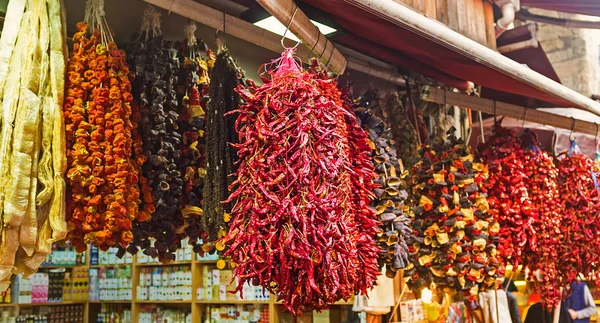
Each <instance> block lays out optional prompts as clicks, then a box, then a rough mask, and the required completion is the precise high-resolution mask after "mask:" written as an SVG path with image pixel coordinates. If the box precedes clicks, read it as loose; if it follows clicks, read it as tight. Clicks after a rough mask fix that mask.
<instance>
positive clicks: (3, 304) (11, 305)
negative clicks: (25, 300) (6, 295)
mask: <svg viewBox="0 0 600 323" xmlns="http://www.w3.org/2000/svg"><path fill="white" fill-rule="evenodd" d="M15 306H19V304H14V303H0V307H15Z"/></svg>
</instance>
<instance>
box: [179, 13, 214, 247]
mask: <svg viewBox="0 0 600 323" xmlns="http://www.w3.org/2000/svg"><path fill="white" fill-rule="evenodd" d="M195 30H196V24H195V23H194V22H190V23H189V24H188V25H187V26H186V27H185V33H186V43H184V47H183V50H182V53H183V55H184V56H183V68H182V69H180V72H179V77H178V93H177V94H178V96H179V97H180V98H181V101H180V104H181V110H180V130H179V131H180V133H181V134H182V145H181V146H180V147H181V162H180V163H179V171H180V172H181V174H182V176H183V198H182V210H181V214H182V216H183V218H184V219H185V226H184V227H182V228H181V229H182V230H180V231H178V232H177V233H178V234H184V235H185V236H188V237H189V238H190V242H191V243H192V244H194V249H195V251H196V252H198V253H200V254H203V253H204V252H212V251H213V250H214V243H206V242H205V240H207V235H208V232H207V231H206V228H205V227H204V226H203V223H202V221H203V219H202V217H203V213H204V211H203V209H202V207H203V205H202V203H203V202H202V198H203V190H204V183H205V177H206V138H205V134H204V131H205V127H206V123H205V119H206V113H205V111H206V106H207V103H208V91H209V84H210V83H209V81H210V80H209V73H210V70H211V69H212V67H213V65H214V63H215V55H214V54H213V52H212V51H211V50H210V49H208V47H207V46H206V44H205V43H204V42H202V41H198V40H197V39H196V37H195V36H194V32H195ZM199 239H200V240H201V241H200V240H199ZM200 242H202V243H203V244H200Z"/></svg>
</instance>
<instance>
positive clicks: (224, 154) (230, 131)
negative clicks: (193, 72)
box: [202, 51, 240, 241]
mask: <svg viewBox="0 0 600 323" xmlns="http://www.w3.org/2000/svg"><path fill="white" fill-rule="evenodd" d="M239 84H240V79H239V73H238V69H237V67H236V66H235V64H234V62H233V59H232V58H231V56H230V55H229V52H228V51H223V52H221V53H220V54H219V55H217V59H216V61H215V65H214V67H213V68H212V71H211V73H210V90H209V93H210V94H209V96H210V101H209V103H208V106H207V110H206V143H207V146H206V148H207V149H206V179H205V182H204V207H203V209H204V215H203V217H202V219H203V226H204V228H205V229H206V230H207V231H208V241H216V240H217V239H219V238H221V237H222V236H223V235H224V233H225V232H226V230H225V229H226V224H225V222H226V221H229V219H225V217H229V214H228V213H229V212H231V207H230V206H229V204H223V203H222V202H223V201H225V200H226V199H227V197H228V195H229V191H228V187H229V185H230V184H231V183H232V182H233V180H232V179H230V177H229V175H231V174H233V173H234V172H235V169H234V167H233V164H234V162H235V160H236V159H237V158H236V153H235V148H233V147H232V146H230V145H229V144H228V142H229V143H232V144H235V143H237V142H238V140H237V134H236V132H235V128H234V123H235V118H236V116H235V115H231V114H229V115H225V114H226V113H228V112H230V111H233V110H237V109H238V106H239V102H240V97H239V95H238V94H237V92H236V91H235V90H236V88H237V87H238V85H239ZM226 213H227V215H225V214H226Z"/></svg>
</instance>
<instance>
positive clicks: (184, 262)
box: [135, 261, 192, 267]
mask: <svg viewBox="0 0 600 323" xmlns="http://www.w3.org/2000/svg"><path fill="white" fill-rule="evenodd" d="M191 264H192V262H191V261H174V262H172V263H170V264H161V263H160V262H150V263H142V264H139V263H138V264H135V265H136V266H137V267H159V266H160V267H166V266H186V265H191Z"/></svg>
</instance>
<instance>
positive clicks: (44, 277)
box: [23, 273, 50, 304]
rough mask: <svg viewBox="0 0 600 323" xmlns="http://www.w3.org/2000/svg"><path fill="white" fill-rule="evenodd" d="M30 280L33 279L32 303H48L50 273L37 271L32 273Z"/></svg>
mask: <svg viewBox="0 0 600 323" xmlns="http://www.w3.org/2000/svg"><path fill="white" fill-rule="evenodd" d="M29 280H30V281H31V303H32V304H35V303H48V287H49V286H50V279H49V277H48V274H47V273H36V274H33V275H31V276H30V278H29ZM23 281H25V280H23Z"/></svg>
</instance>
